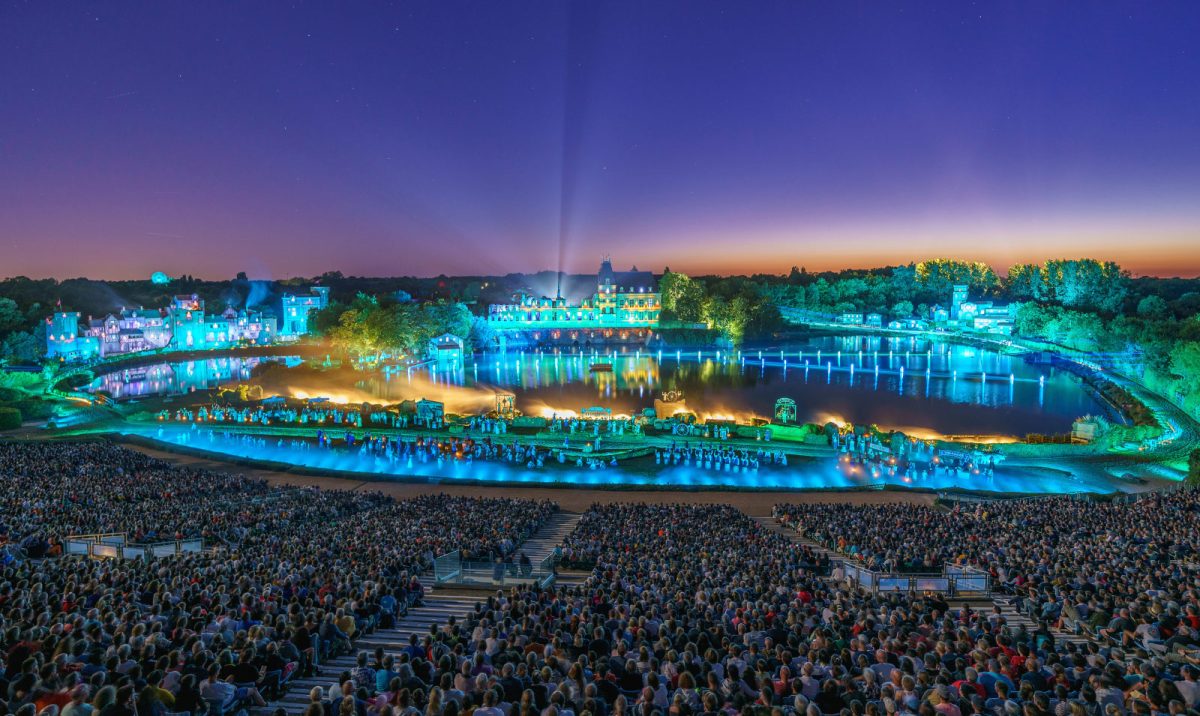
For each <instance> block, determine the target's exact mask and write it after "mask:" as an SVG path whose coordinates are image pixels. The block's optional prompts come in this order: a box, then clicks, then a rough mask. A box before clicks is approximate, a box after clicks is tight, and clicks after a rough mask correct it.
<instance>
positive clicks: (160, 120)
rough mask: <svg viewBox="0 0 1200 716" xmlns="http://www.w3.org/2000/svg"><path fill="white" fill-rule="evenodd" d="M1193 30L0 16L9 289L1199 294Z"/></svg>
mask: <svg viewBox="0 0 1200 716" xmlns="http://www.w3.org/2000/svg"><path fill="white" fill-rule="evenodd" d="M1197 37H1200V4H1197V3H1194V2H1180V3H1170V2H1164V3H1153V4H1147V3H1120V2H1114V3H1100V4H1097V3H1084V2H1080V3H1073V2H1064V3H1045V2H1029V3H1016V4H1006V5H1003V6H994V5H992V4H990V3H981V4H977V5H976V4H971V3H965V2H917V3H902V2H897V3H861V4H860V3H850V2H847V3H840V2H839V3H826V4H818V3H799V2H796V3H793V2H769V1H767V0H763V1H762V2H750V3H728V2H720V3H710V2H703V1H698V2H686V3H685V2H679V3H675V2H645V0H639V1H638V2H604V3H590V2H589V3H571V2H562V1H560V0H555V1H554V2H548V1H547V2H542V1H540V0H529V1H527V2H465V3H463V2H454V1H439V2H431V3H397V4H386V3H364V4H352V5H344V4H334V3H303V4H297V5H296V6H292V5H290V4H286V3H282V2H280V3H267V2H263V3H232V2H231V3H221V2H212V3H208V2H204V3H185V2H160V1H154V2H128V3H112V4H108V3H37V2H35V3H17V2H5V1H3V0H0V277H2V276H10V275H17V274H25V275H29V276H39V277H40V276H56V277H60V278H64V277H70V276H79V275H87V276H91V277H95V278H139V277H145V276H148V275H149V273H150V272H151V271H154V270H163V271H166V272H167V273H169V274H172V275H178V274H183V273H188V274H193V275H196V276H202V277H206V278H222V277H229V276H232V275H233V274H234V273H235V272H237V271H247V272H248V273H249V274H251V276H254V277H274V278H279V277H285V276H291V275H314V274H318V273H321V272H323V271H326V270H335V269H336V270H341V271H343V272H344V273H347V274H361V275H401V274H414V275H434V274H438V273H446V274H490V273H506V272H510V271H535V270H538V269H546V268H550V269H553V268H559V267H562V268H565V269H567V270H571V271H591V270H594V269H595V267H596V264H597V263H598V260H599V257H600V255H601V254H604V253H609V254H612V255H613V257H614V260H615V262H616V263H617V264H618V266H620V267H626V266H628V265H629V264H637V265H639V266H640V267H641V268H650V269H655V270H659V269H661V268H662V267H663V266H664V265H670V266H671V268H673V269H675V270H684V271H692V272H697V273H706V272H722V273H727V272H751V271H765V272H773V273H781V272H786V271H787V270H788V269H789V268H790V267H791V266H792V265H804V266H806V267H807V268H809V269H810V270H817V269H825V268H841V267H846V266H873V265H882V264H888V263H901V262H907V261H910V260H916V259H921V258H926V257H931V256H943V255H949V256H956V257H961V258H972V259H980V260H985V261H989V262H991V263H993V264H994V265H996V266H997V267H998V268H1000V269H1003V268H1005V267H1007V266H1008V265H1009V264H1011V263H1015V262H1019V261H1034V260H1038V261H1040V260H1043V259H1046V258H1057V257H1063V256H1072V257H1074V256H1083V255H1087V256H1095V257H1097V258H1111V259H1115V260H1117V261H1120V262H1121V263H1122V264H1123V265H1125V266H1127V267H1129V268H1131V269H1133V270H1134V271H1135V272H1136V273H1155V274H1165V275H1197V274H1200V129H1198V128H1200V81H1198V80H1197V78H1200V44H1198V43H1197V42H1196V38H1197Z"/></svg>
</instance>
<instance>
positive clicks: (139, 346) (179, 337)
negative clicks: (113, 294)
mask: <svg viewBox="0 0 1200 716" xmlns="http://www.w3.org/2000/svg"><path fill="white" fill-rule="evenodd" d="M328 304H329V289H328V288H325V287H323V286H318V287H315V288H314V289H313V291H312V293H311V294H308V295H304V296H293V295H285V296H284V297H283V312H284V322H283V328H282V329H279V328H278V326H277V322H276V319H275V316H274V315H273V314H271V313H269V312H263V311H258V310H253V309H240V310H238V309H234V308H233V307H227V308H226V309H225V310H224V311H222V312H221V313H212V314H210V313H207V312H206V311H205V308H204V301H203V300H201V299H200V298H199V297H198V296H196V295H195V294H191V295H182V296H176V297H175V298H174V299H173V300H172V302H171V305H170V306H168V307H167V308H163V309H146V308H142V307H140V306H139V307H138V308H134V309H122V310H121V311H119V312H118V313H115V314H109V315H107V316H105V317H104V318H100V319H91V318H89V319H88V321H87V323H86V324H85V325H81V323H80V315H79V313H76V312H70V311H60V312H58V313H55V314H54V315H53V316H51V317H50V318H47V319H46V357H47V358H50V359H52V360H61V361H66V362H73V361H83V360H91V359H93V358H108V357H110V356H120V355H129V354H133V353H141V352H144V351H193V350H217V349H222V348H233V347H236V346H263V345H271V344H273V343H278V342H282V341H293V340H297V339H299V338H300V337H301V336H303V335H305V334H307V333H308V317H309V313H311V312H312V311H315V310H319V309H321V308H324V307H325V306H327V305H328Z"/></svg>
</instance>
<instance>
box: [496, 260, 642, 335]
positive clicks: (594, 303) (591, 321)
mask: <svg viewBox="0 0 1200 716" xmlns="http://www.w3.org/2000/svg"><path fill="white" fill-rule="evenodd" d="M661 307H662V304H661V301H660V295H659V293H658V283H657V282H656V281H655V279H654V274H653V273H651V272H650V271H638V270H637V269H636V268H634V269H633V270H631V271H614V270H613V267H612V261H610V260H609V259H607V258H606V259H604V260H603V261H602V262H601V264H600V271H599V273H598V274H597V275H596V293H594V294H592V295H590V296H588V297H587V298H584V299H583V300H582V301H580V302H579V303H577V304H572V303H568V302H567V299H565V298H562V297H561V296H559V297H556V298H548V297H545V296H542V297H535V296H531V295H529V294H528V293H524V292H522V293H518V294H516V295H514V296H513V302H512V303H498V304H492V305H491V306H489V307H488V321H489V323H491V325H492V327H494V328H496V329H497V330H528V329H531V328H538V329H541V328H545V329H567V330H578V329H584V330H586V329H630V328H636V329H651V328H655V327H657V326H658V313H659V310H660V309H661Z"/></svg>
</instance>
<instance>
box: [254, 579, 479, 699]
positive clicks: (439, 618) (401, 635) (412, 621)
mask: <svg viewBox="0 0 1200 716" xmlns="http://www.w3.org/2000/svg"><path fill="white" fill-rule="evenodd" d="M486 598H487V595H486V593H484V592H481V593H480V596H478V597H475V596H457V595H456V596H450V595H439V594H432V593H431V594H429V595H427V596H426V597H425V600H424V604H423V605H422V606H419V607H415V608H413V609H409V610H408V614H406V615H405V616H404V617H403V618H402V619H401V620H400V621H399V623H398V624H396V628H395V629H379V630H377V631H375V632H374V633H373V634H367V635H366V636H363V637H361V638H359V639H357V640H356V641H355V642H354V649H353V651H352V652H351V653H349V654H346V655H345V656H340V657H338V658H336V659H332V660H330V661H327V662H325V663H324V664H321V675H320V676H312V677H297V678H296V679H295V680H293V681H292V682H291V684H289V688H288V692H287V693H286V694H285V695H284V697H283V698H282V699H280V700H279V701H276V702H274V703H272V704H271V707H272V709H273V708H275V707H282V708H283V709H284V710H286V711H287V712H288V713H289V714H302V713H304V709H305V708H306V707H307V706H308V703H309V698H308V694H309V692H310V691H312V688H313V687H314V686H320V687H322V688H324V689H326V690H328V689H329V688H330V687H331V686H332V685H333V684H335V683H336V682H337V681H338V677H339V676H340V675H341V673H342V672H343V671H346V670H349V669H352V668H354V666H355V664H356V660H357V656H358V653H359V652H360V651H366V652H368V660H370V659H371V658H372V656H371V655H373V654H374V652H375V649H376V648H378V647H383V649H384V651H386V652H387V653H389V654H396V653H398V652H400V651H401V650H402V649H404V648H406V647H408V639H409V636H411V635H412V634H416V635H417V636H418V637H423V636H424V635H426V634H428V633H429V630H430V627H433V626H440V625H442V624H445V623H446V620H447V619H448V618H450V617H454V618H455V619H457V620H458V621H460V622H461V621H462V620H463V619H464V618H465V617H466V615H467V614H468V613H469V612H471V611H473V610H474V608H475V603H476V602H480V601H483V600H484V599H486Z"/></svg>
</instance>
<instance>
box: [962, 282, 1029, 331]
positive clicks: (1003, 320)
mask: <svg viewBox="0 0 1200 716" xmlns="http://www.w3.org/2000/svg"><path fill="white" fill-rule="evenodd" d="M1020 306H1021V304H1019V303H1011V304H995V303H992V302H991V301H971V300H968V298H967V286H965V285H962V284H959V285H956V286H955V287H954V293H953V295H952V296H951V299H950V320H952V321H955V322H956V323H957V325H958V327H959V328H960V329H963V330H970V331H978V332H981V333H998V334H1001V335H1005V336H1009V335H1012V332H1013V324H1014V323H1015V319H1016V315H1017V309H1018V308H1020Z"/></svg>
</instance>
